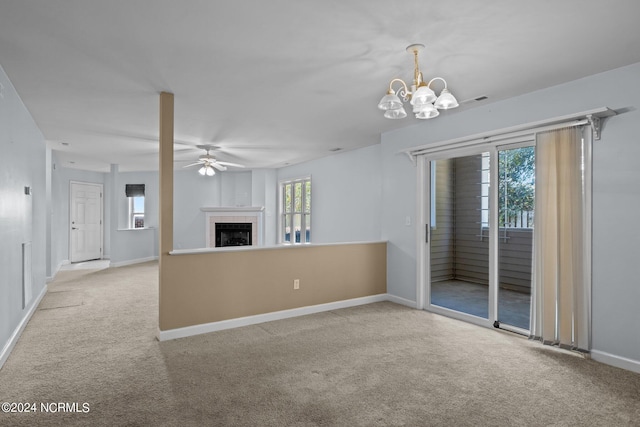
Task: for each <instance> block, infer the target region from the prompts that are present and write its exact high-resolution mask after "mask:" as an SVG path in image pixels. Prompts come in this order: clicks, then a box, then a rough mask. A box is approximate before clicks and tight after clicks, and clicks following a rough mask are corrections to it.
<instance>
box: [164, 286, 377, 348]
mask: <svg viewBox="0 0 640 427" xmlns="http://www.w3.org/2000/svg"><path fill="white" fill-rule="evenodd" d="M381 301H389V295H388V294H379V295H371V296H368V297H361V298H353V299H348V300H343V301H335V302H329V303H326V304H318V305H310V306H307V307H300V308H292V309H290V310H282V311H275V312H272V313H264V314H256V315H255V316H247V317H239V318H237V319H229V320H222V321H220V322H212V323H204V324H202V325H193V326H187V327H184V328H177V329H169V330H167V331H160V330H159V331H158V340H159V341H167V340H172V339H176V338H185V337H190V336H193V335H200V334H206V333H209V332H216V331H223V330H225V329H233V328H239V327H242V326H249V325H256V324H258V323H264V322H272V321H274V320H282V319H289V318H291V317H298V316H305V315H307V314H314V313H321V312H323V311H330V310H338V309H341V308H348V307H355V306H358V305H365V304H371V303H374V302H381Z"/></svg>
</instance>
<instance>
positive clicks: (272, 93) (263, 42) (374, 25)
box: [0, 0, 640, 172]
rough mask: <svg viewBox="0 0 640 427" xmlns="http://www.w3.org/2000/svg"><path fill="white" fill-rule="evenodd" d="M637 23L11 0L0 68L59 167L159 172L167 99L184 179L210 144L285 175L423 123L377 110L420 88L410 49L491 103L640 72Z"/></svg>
mask: <svg viewBox="0 0 640 427" xmlns="http://www.w3.org/2000/svg"><path fill="white" fill-rule="evenodd" d="M639 16H640V2H638V0H608V1H606V2H603V1H593V0H555V1H552V0H538V1H514V0H485V1H482V2H480V1H477V0H449V1H424V0H422V1H392V0H384V1H379V0H351V1H348V0H324V1H313V0H270V1H264V0H236V1H215V0H181V1H175V0H101V1H95V0H64V1H60V0H58V1H52V0H20V1H11V0H0V65H2V67H3V68H4V70H5V72H6V73H7V74H8V75H9V78H10V79H11V81H12V83H13V84H14V86H15V87H16V89H17V91H18V93H19V95H20V96H21V98H22V100H23V101H24V103H25V104H26V106H27V108H28V109H29V111H30V112H31V114H32V115H33V117H34V119H35V120H36V122H37V124H38V126H39V127H40V129H41V130H42V132H43V133H44V136H45V139H46V140H47V143H48V144H50V146H51V147H52V148H53V149H54V150H56V151H57V153H58V159H59V162H60V163H62V166H65V167H75V168H80V169H87V170H96V171H104V172H106V171H108V170H109V169H110V164H118V165H120V166H119V170H121V171H133V170H154V169H157V163H158V156H157V152H158V142H157V140H158V102H159V92H160V91H169V92H173V93H174V94H175V139H176V142H177V143H178V144H177V145H176V156H175V157H176V160H178V162H177V165H178V166H179V165H181V164H186V163H189V162H191V161H193V160H195V159H196V158H197V156H198V155H200V154H203V153H204V152H203V151H201V150H199V149H197V148H194V147H195V146H196V145H199V144H213V145H216V146H218V147H220V149H219V150H218V151H217V152H216V153H214V154H215V155H216V156H217V157H218V158H219V159H220V160H226V161H230V162H236V163H244V164H246V165H247V166H248V167H253V168H257V167H280V166H283V165H285V164H293V163H297V162H301V161H305V160H309V159H313V158H318V157H321V156H326V155H328V154H331V153H332V151H331V150H333V149H336V148H341V149H344V150H348V149H354V148H358V147H363V146H367V145H372V144H377V143H378V142H379V141H380V133H382V132H385V131H388V130H391V129H394V128H397V127H400V126H408V125H412V124H416V123H417V120H416V119H414V118H406V119H404V120H401V121H392V120H386V119H383V118H382V114H381V112H380V111H379V110H378V109H377V107H376V104H377V102H378V100H379V99H380V97H382V95H384V93H385V90H386V88H387V86H388V83H389V80H390V79H391V78H394V77H401V78H403V79H405V80H406V81H408V80H410V79H411V77H412V66H413V60H412V57H411V56H410V55H409V54H407V53H406V52H405V47H406V46H407V45H409V44H412V43H422V44H425V45H426V46H427V47H426V50H425V51H424V52H423V53H422V54H421V56H420V63H421V69H422V71H423V73H424V75H425V78H426V79H428V78H431V77H435V76H442V77H444V78H445V79H446V80H447V82H448V84H449V88H450V89H451V91H452V93H453V94H454V95H455V96H456V97H457V98H458V101H466V100H472V99H474V98H476V97H478V96H482V95H485V96H488V99H487V100H485V101H482V102H483V103H488V102H494V101H496V100H499V99H504V98H507V97H511V96H516V95H519V94H523V93H526V92H531V91H534V90H537V89H541V88H544V87H549V86H553V85H556V84H559V83H563V82H566V81H570V80H574V79H576V78H580V77H583V76H587V75H591V74H594V73H598V72H602V71H606V70H609V69H613V68H617V67H620V66H624V65H628V64H631V63H635V62H640V25H638V23H637V20H638V17H639ZM474 105H481V104H480V103H477V102H469V103H465V104H464V105H463V107H461V108H472V107H473V106H474ZM443 114H456V110H451V111H446V112H444V113H443ZM433 120H438V118H436V119H433ZM64 144H68V145H64Z"/></svg>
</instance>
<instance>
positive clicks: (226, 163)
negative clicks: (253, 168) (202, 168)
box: [218, 162, 244, 168]
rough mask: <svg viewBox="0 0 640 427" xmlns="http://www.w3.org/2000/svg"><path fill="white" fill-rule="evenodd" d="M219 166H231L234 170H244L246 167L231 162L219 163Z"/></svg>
mask: <svg viewBox="0 0 640 427" xmlns="http://www.w3.org/2000/svg"><path fill="white" fill-rule="evenodd" d="M218 164H221V165H224V166H231V167H234V168H243V167H244V165H239V164H238V163H230V162H218Z"/></svg>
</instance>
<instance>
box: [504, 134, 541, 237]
mask: <svg viewBox="0 0 640 427" xmlns="http://www.w3.org/2000/svg"><path fill="white" fill-rule="evenodd" d="M498 162H499V165H498V175H499V178H500V179H499V183H498V206H499V211H498V225H499V226H500V227H504V228H532V227H533V207H534V206H533V201H534V196H535V148H534V147H533V146H531V147H523V148H513V149H508V150H503V151H499V152H498Z"/></svg>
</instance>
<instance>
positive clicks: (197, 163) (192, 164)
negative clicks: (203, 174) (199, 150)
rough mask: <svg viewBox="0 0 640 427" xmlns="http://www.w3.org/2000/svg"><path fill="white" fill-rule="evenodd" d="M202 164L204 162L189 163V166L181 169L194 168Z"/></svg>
mask: <svg viewBox="0 0 640 427" xmlns="http://www.w3.org/2000/svg"><path fill="white" fill-rule="evenodd" d="M202 163H204V162H195V163H191V164H190V165H186V166H183V168H188V167H190V166H195V165H201V164H202Z"/></svg>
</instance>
